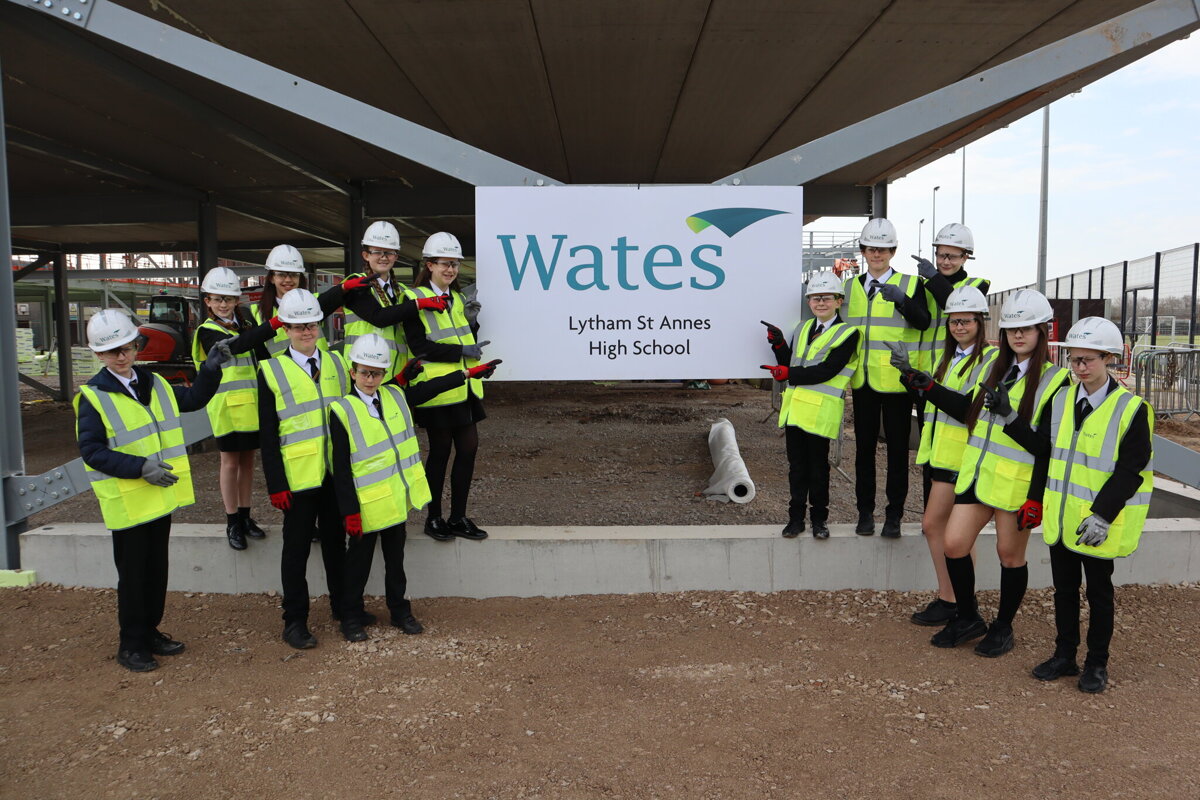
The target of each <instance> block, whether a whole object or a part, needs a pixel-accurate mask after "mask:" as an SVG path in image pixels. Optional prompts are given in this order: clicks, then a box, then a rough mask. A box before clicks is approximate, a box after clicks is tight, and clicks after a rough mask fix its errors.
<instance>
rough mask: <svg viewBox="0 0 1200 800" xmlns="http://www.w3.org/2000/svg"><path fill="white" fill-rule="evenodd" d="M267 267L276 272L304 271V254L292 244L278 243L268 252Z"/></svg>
mask: <svg viewBox="0 0 1200 800" xmlns="http://www.w3.org/2000/svg"><path fill="white" fill-rule="evenodd" d="M267 269H269V270H274V271H275V272H304V256H302V255H300V251H299V250H297V249H296V248H294V247H292V246H291V245H290V244H277V245H275V246H274V247H272V248H271V252H270V253H268V254H267Z"/></svg>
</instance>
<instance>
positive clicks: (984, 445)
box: [967, 414, 1033, 466]
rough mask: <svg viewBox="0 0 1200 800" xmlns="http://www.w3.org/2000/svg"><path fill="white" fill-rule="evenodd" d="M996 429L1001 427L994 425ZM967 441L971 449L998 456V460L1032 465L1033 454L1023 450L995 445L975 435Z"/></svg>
mask: <svg viewBox="0 0 1200 800" xmlns="http://www.w3.org/2000/svg"><path fill="white" fill-rule="evenodd" d="M982 416H983V415H982V414H981V415H980V418H981V419H982ZM996 427H997V428H1002V427H1003V426H1002V425H999V424H996ZM967 441H968V443H969V444H970V445H971V446H972V447H974V448H977V449H979V450H982V451H983V452H985V453H990V454H992V455H995V456H999V457H1000V458H1005V459H1008V460H1009V461H1015V462H1016V463H1018V464H1029V465H1031V466H1032V465H1033V454H1032V453H1030V452H1029V451H1028V450H1025V449H1024V448H1021V447H1009V446H1008V445H1006V444H997V443H996V442H993V441H992V440H991V438H990V437H989V438H987V439H985V438H983V437H982V436H977V435H975V434H971V438H970V439H968V440H967Z"/></svg>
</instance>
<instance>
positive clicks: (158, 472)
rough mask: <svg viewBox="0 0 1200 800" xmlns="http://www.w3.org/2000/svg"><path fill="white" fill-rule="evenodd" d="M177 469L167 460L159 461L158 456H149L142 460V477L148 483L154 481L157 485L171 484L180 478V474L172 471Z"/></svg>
mask: <svg viewBox="0 0 1200 800" xmlns="http://www.w3.org/2000/svg"><path fill="white" fill-rule="evenodd" d="M173 469H175V468H174V467H172V466H171V465H170V464H168V463H167V462H165V461H159V460H158V459H156V458H147V459H146V460H145V461H144V462H142V477H143V478H145V479H146V482H147V483H152V484H154V485H155V486H170V485H171V484H173V483H175V482H176V481H178V480H179V476H178V475H175V474H173V473H172V472H171V470H173Z"/></svg>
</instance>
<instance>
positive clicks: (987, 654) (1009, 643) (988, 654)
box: [975, 637, 1017, 658]
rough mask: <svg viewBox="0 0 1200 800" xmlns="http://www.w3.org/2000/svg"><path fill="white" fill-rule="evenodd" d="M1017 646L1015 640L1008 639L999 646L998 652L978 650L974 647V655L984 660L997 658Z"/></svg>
mask: <svg viewBox="0 0 1200 800" xmlns="http://www.w3.org/2000/svg"><path fill="white" fill-rule="evenodd" d="M1016 644H1017V642H1016V639H1015V638H1013V637H1009V638H1008V639H1006V640H1005V641H1004V642H1003V643H1002V644H1001V645H1000V649H999V650H980V649H979V645H976V646H975V655H977V656H983V657H984V658H999V657H1000V656H1002V655H1004V654H1005V653H1007V652H1009V651H1010V650H1012V649H1013V647H1015V646H1016Z"/></svg>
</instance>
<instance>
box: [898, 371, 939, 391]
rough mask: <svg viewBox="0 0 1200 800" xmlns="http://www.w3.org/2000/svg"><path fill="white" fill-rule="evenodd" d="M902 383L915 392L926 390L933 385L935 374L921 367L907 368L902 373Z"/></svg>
mask: <svg viewBox="0 0 1200 800" xmlns="http://www.w3.org/2000/svg"><path fill="white" fill-rule="evenodd" d="M900 384H901V385H902V386H904V387H906V388H908V389H912V390H913V391H914V392H924V391H927V390H928V389H929V388H930V387H932V386H933V376H932V375H930V374H929V373H928V372H922V371H921V370H919V369H906V370H903V371H902V372H901V373H900Z"/></svg>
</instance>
